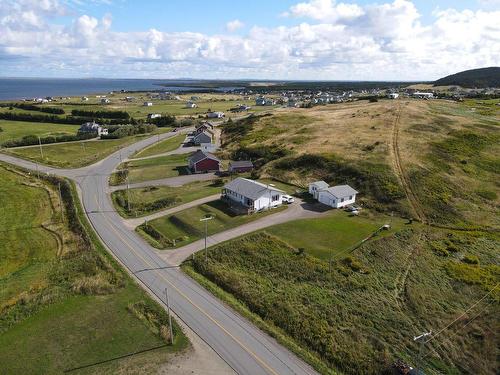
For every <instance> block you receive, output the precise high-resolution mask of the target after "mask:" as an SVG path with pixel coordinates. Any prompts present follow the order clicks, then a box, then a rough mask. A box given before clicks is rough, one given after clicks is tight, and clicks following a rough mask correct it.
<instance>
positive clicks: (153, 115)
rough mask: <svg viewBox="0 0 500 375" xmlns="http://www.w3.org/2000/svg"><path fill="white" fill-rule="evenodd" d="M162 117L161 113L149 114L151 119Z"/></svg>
mask: <svg viewBox="0 0 500 375" xmlns="http://www.w3.org/2000/svg"><path fill="white" fill-rule="evenodd" d="M160 117H161V114H159V113H149V114H148V119H149V120H151V119H154V118H160Z"/></svg>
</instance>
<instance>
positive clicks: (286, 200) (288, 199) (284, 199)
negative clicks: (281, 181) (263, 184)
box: [281, 195, 295, 204]
mask: <svg viewBox="0 0 500 375" xmlns="http://www.w3.org/2000/svg"><path fill="white" fill-rule="evenodd" d="M281 202H283V203H286V204H290V203H293V202H295V199H294V198H293V197H292V196H291V195H283V196H282V197H281Z"/></svg>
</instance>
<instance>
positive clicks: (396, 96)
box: [387, 92, 399, 99]
mask: <svg viewBox="0 0 500 375" xmlns="http://www.w3.org/2000/svg"><path fill="white" fill-rule="evenodd" d="M387 97H388V98H389V99H397V98H398V97H399V94H398V93H397V92H391V93H389V94H388V95H387Z"/></svg>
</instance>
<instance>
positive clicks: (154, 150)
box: [131, 134, 186, 159]
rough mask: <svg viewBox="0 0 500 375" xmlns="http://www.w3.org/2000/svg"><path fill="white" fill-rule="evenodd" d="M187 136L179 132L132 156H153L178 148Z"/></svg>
mask: <svg viewBox="0 0 500 375" xmlns="http://www.w3.org/2000/svg"><path fill="white" fill-rule="evenodd" d="M185 138H186V135H185V134H179V135H176V136H174V137H171V138H168V139H165V140H163V141H160V142H158V143H156V144H154V145H152V146H150V147H147V148H145V149H143V150H141V151H139V152H137V153H136V154H134V155H133V156H132V157H131V158H132V159H134V158H142V157H145V156H152V155H156V154H161V153H164V152H169V151H173V150H175V149H177V148H178V147H180V145H181V143H182V142H183V141H184V139H185Z"/></svg>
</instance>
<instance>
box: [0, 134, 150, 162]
mask: <svg viewBox="0 0 500 375" xmlns="http://www.w3.org/2000/svg"><path fill="white" fill-rule="evenodd" d="M148 136H150V135H140V136H139V135H138V136H131V137H124V138H120V139H106V140H97V141H89V142H74V143H59V144H51V145H44V146H43V149H42V150H43V159H42V158H41V155H40V149H39V148H38V147H28V148H16V149H9V150H8V151H7V152H8V153H9V154H12V155H14V156H19V157H21V158H25V159H29V160H34V161H37V162H39V163H42V164H47V165H53V166H55V167H61V168H78V167H83V166H85V165H90V164H92V163H95V162H97V161H99V160H101V159H103V158H105V157H106V156H108V155H110V154H112V153H113V152H115V151H118V150H119V149H120V148H122V147H125V146H128V145H130V144H132V143H135V142H138V141H140V140H141V139H144V138H145V137H148Z"/></svg>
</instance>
